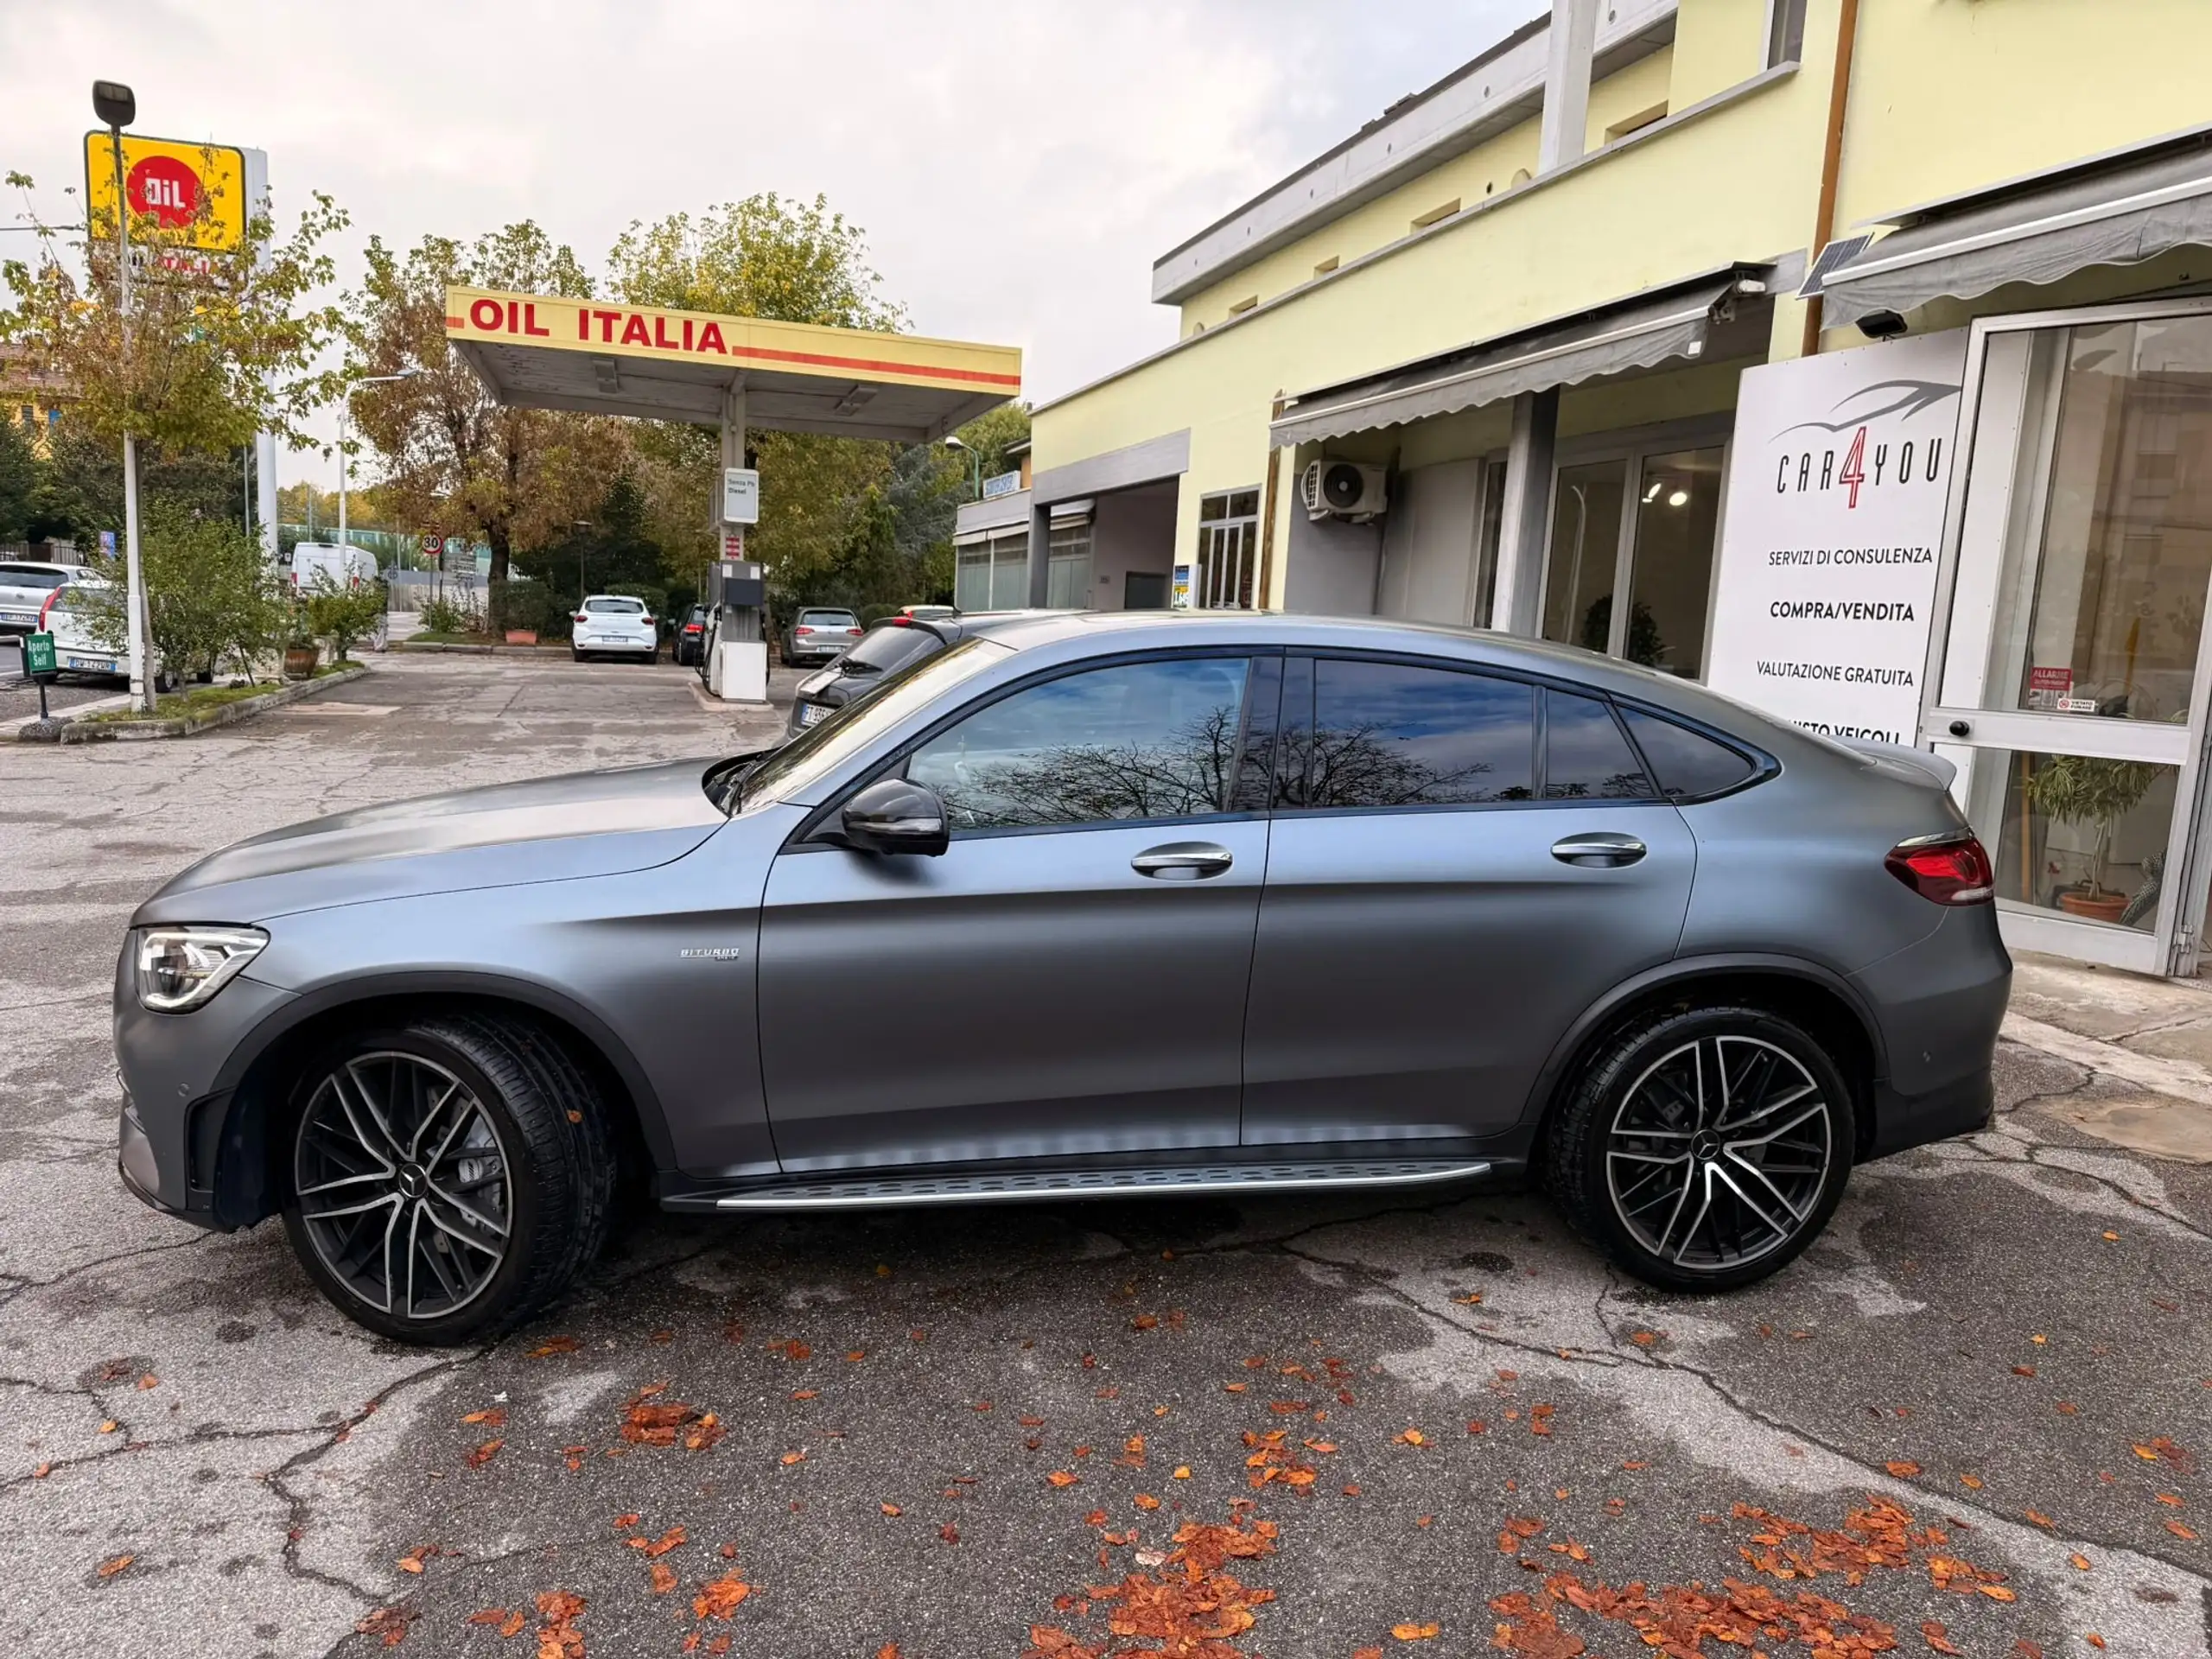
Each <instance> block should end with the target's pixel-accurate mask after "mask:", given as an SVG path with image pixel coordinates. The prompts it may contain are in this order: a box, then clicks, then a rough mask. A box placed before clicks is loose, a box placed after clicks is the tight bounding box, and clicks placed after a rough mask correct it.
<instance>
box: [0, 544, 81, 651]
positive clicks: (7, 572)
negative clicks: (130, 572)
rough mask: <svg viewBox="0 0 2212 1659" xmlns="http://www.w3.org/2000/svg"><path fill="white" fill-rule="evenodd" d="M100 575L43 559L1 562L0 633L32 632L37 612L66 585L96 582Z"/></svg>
mask: <svg viewBox="0 0 2212 1659" xmlns="http://www.w3.org/2000/svg"><path fill="white" fill-rule="evenodd" d="M98 581H99V573H98V572H96V571H94V570H92V569H88V568H87V567H86V566H84V565H81V564H54V563H48V562H47V561H45V560H43V559H9V560H6V561H3V562H0V633H35V632H37V631H38V626H39V612H40V610H41V608H42V607H44V606H45V604H46V601H48V599H50V598H51V597H52V596H53V594H54V590H55V589H56V588H60V587H61V586H62V585H63V584H64V583H66V582H98Z"/></svg>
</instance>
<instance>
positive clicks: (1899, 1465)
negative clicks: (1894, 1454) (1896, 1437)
mask: <svg viewBox="0 0 2212 1659" xmlns="http://www.w3.org/2000/svg"><path fill="white" fill-rule="evenodd" d="M1882 1467H1884V1468H1885V1469H1886V1470H1888V1471H1890V1472H1891V1474H1893V1475H1895V1476H1896V1477H1897V1478H1898V1479H1899V1480H1910V1479H1911V1478H1913V1477H1914V1476H1915V1475H1916V1474H1918V1473H1919V1472H1920V1465H1918V1464H1916V1463H1914V1462H1913V1461H1911V1460H1910V1459H1906V1458H1900V1459H1897V1460H1896V1461H1895V1462H1893V1463H1885V1464H1884V1465H1882Z"/></svg>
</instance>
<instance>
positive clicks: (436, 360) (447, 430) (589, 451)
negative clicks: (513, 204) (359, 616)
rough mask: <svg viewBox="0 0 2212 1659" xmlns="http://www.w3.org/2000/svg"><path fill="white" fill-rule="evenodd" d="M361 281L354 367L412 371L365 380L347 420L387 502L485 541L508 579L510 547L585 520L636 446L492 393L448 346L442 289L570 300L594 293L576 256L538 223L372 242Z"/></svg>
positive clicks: (352, 303)
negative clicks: (374, 465)
mask: <svg viewBox="0 0 2212 1659" xmlns="http://www.w3.org/2000/svg"><path fill="white" fill-rule="evenodd" d="M367 259H368V278H367V281H366V282H365V283H364V285H363V286H362V288H361V289H360V290H359V292H358V293H354V294H350V295H348V296H346V314H347V317H348V321H347V323H346V341H347V346H348V348H349V350H348V361H347V373H348V374H349V375H378V374H393V373H397V372H398V371H399V370H401V369H405V368H412V369H415V370H416V371H418V372H417V373H416V376H415V377H414V378H411V379H408V380H401V381H395V382H391V383H389V384H386V385H375V386H367V387H364V388H363V389H362V391H360V393H359V396H357V397H355V398H354V400H353V425H354V428H355V429H356V430H357V431H358V432H359V435H360V436H361V438H362V440H363V441H364V442H366V443H367V445H368V446H369V447H370V448H372V450H373V451H374V452H375V454H376V455H377V457H378V461H379V462H380V463H381V466H382V469H383V473H384V481H383V484H382V486H381V488H382V490H383V494H384V499H385V504H386V508H387V511H389V512H391V513H393V514H395V515H397V517H398V518H400V519H401V520H402V521H403V522H404V523H407V524H413V525H419V526H422V527H423V528H426V529H432V530H437V531H443V532H445V533H446V534H448V535H466V536H468V537H472V538H474V539H476V540H480V541H482V542H484V543H486V544H488V545H489V546H490V548H491V550H492V571H491V575H492V579H493V581H495V582H499V581H505V578H506V575H507V568H508V563H509V561H510V560H511V559H512V556H513V555H514V554H515V553H516V552H517V551H518V550H529V549H533V548H539V547H543V546H545V545H547V544H549V543H552V542H555V541H557V540H558V539H560V538H561V537H563V536H565V535H566V534H567V533H568V531H569V526H570V524H571V523H572V522H573V521H574V520H575V519H577V518H583V517H585V516H587V514H588V512H589V511H590V508H591V507H592V506H593V505H594V504H595V503H596V502H597V501H598V500H599V499H600V496H601V493H603V492H604V491H605V489H606V487H607V478H608V477H609V476H611V475H612V474H614V473H616V472H618V471H620V468H621V467H622V466H623V465H624V464H625V463H626V461H627V460H628V458H629V453H630V437H629V434H628V433H627V432H626V431H625V429H624V425H625V423H622V422H620V421H618V420H613V419H610V418H607V417H604V416H588V415H573V414H568V413H564V412H563V411H560V410H543V409H513V408H507V407H504V406H502V405H501V404H497V403H495V402H493V398H492V396H491V394H490V392H489V391H486V389H485V386H484V383H483V382H482V381H481V380H480V379H478V378H477V377H476V372H475V371H474V370H473V369H471V368H470V367H469V366H468V365H467V364H466V363H465V362H463V361H462V360H461V357H460V356H459V354H458V353H454V351H453V350H452V349H451V348H450V347H449V346H448V344H447V342H446V324H445V318H446V289H448V287H454V286H460V287H467V288H491V289H509V290H512V291H516V292H520V293H529V294H559V295H566V296H575V297H582V296H588V295H589V294H590V293H591V291H592V282H591V278H590V277H589V275H588V273H587V272H586V271H585V270H584V268H583V266H582V264H581V262H579V261H578V259H577V258H576V256H575V253H574V252H573V251H571V250H570V249H569V248H568V247H566V246H565V245H557V244H556V243H555V242H554V241H553V240H552V238H550V237H548V236H547V235H546V234H545V232H543V230H541V229H540V228H539V227H538V226H537V224H536V223H535V222H534V221H532V220H529V219H524V220H523V221H522V222H520V223H519V224H514V225H508V226H504V227H502V228H501V229H499V230H497V231H494V232H492V233H491V234H489V235H487V236H480V237H478V238H476V240H475V241H474V242H473V243H469V244H467V245H463V244H461V242H458V241H455V240H454V239H453V238H448V237H442V236H428V237H424V238H423V240H422V241H421V242H419V243H418V244H416V245H415V246H414V247H413V248H411V249H410V250H408V251H406V252H405V253H401V252H398V251H396V250H394V249H392V248H390V247H387V246H386V245H385V243H384V241H383V239H382V238H378V237H372V238H369V246H368V254H367Z"/></svg>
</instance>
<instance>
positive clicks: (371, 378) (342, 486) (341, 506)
mask: <svg viewBox="0 0 2212 1659" xmlns="http://www.w3.org/2000/svg"><path fill="white" fill-rule="evenodd" d="M422 372H423V371H422V370H421V369H420V368H419V367H417V366H416V365H412V364H410V365H408V366H407V367H406V368H404V369H402V370H401V371H400V372H398V373H397V374H365V375H363V376H362V377H361V378H359V380H356V381H354V382H353V383H352V384H351V385H348V386H347V387H346V395H345V396H344V397H340V399H339V400H338V544H339V546H340V547H351V546H352V545H353V543H351V542H349V541H348V540H346V420H347V419H348V417H350V416H351V415H352V414H353V394H354V393H355V392H357V391H359V390H360V389H361V388H362V387H363V386H381V385H389V384H390V383H391V382H392V381H394V380H412V379H413V378H415V377H416V375H418V374H420V373H422ZM349 574H350V571H349Z"/></svg>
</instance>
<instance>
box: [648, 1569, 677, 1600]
mask: <svg viewBox="0 0 2212 1659" xmlns="http://www.w3.org/2000/svg"><path fill="white" fill-rule="evenodd" d="M652 1582H653V1594H655V1595H657V1596H664V1595H666V1594H667V1593H668V1592H670V1591H671V1590H673V1589H675V1588H676V1569H675V1568H674V1567H671V1566H670V1565H669V1564H668V1563H667V1562H666V1561H655V1562H654V1563H653V1566H652Z"/></svg>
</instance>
